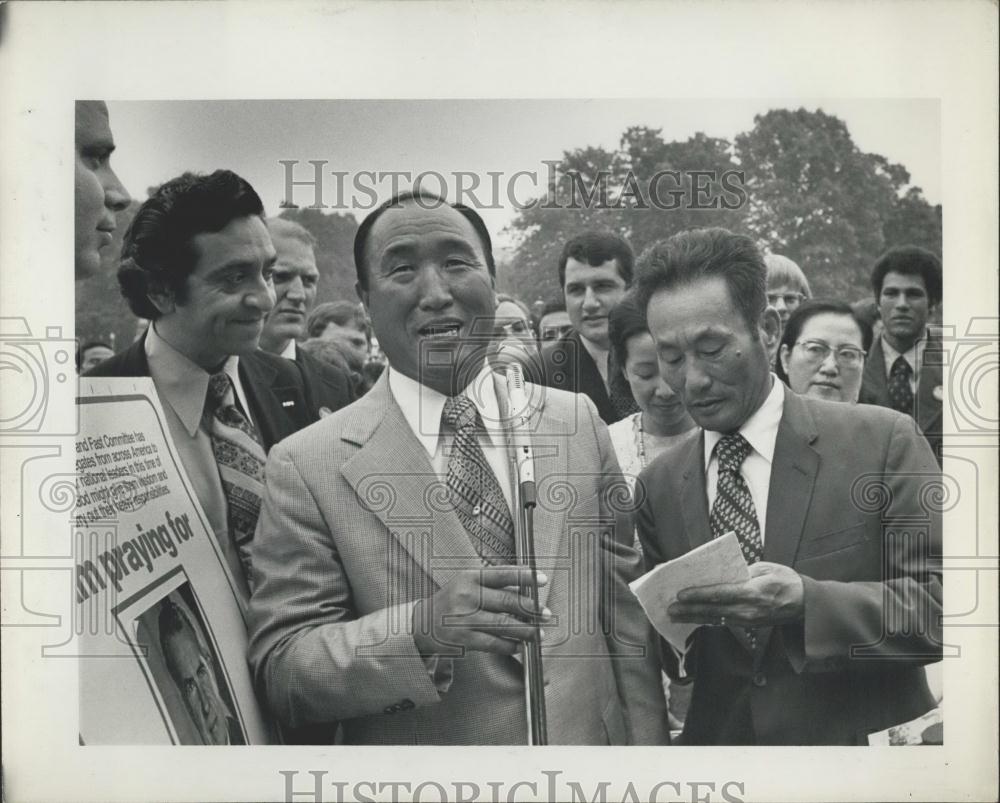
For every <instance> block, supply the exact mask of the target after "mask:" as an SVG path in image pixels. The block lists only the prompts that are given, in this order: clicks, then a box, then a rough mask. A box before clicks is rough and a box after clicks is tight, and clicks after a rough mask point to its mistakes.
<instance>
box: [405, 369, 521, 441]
mask: <svg viewBox="0 0 1000 803" xmlns="http://www.w3.org/2000/svg"><path fill="white" fill-rule="evenodd" d="M386 371H387V373H388V382H389V392H390V393H392V396H393V398H394V399H395V400H396V403H397V404H398V405H399V407H400V409H401V410H402V411H403V418H405V419H406V423H407V424H409V425H410V429H411V430H413V434H414V435H415V436H416V438H417V440H418V441H420V444H421V445H422V446H423V447H424V449H425V450H426V452H427V455H428V457H431V458H433V457H434V454H435V453H436V452H437V448H438V440H439V438H440V435H441V413H442V412H443V411H444V403H445V401H446V400H447V398H448V397H447V396H444V395H443V394H441V393H438V392H437V391H436V390H434V389H433V388H429V387H427V386H426V385H423V384H421V383H420V382H417V380H415V379H411V378H410V377H408V376H406V375H405V374H401V373H400V372H399V371H395V370H393V368H392V366H391V365H389V366H388V367H387V368H386ZM462 394H463V395H464V396H467V397H468V398H469V399H471V400H472V403H473V404H475V405H476V410H478V411H479V417H480V418H481V419H482V421H483V425H484V426H485V427H486V432H487V434H488V435H489V438H490V442H491V443H492V444H493V445H494V446H502V445H504V433H503V429H502V428H501V427H500V425H499V421H500V405H499V403H498V402H497V394H496V389H495V388H494V387H493V371H492V370H491V369H490V366H489V364H488V363H487V362H485V361H484V362H483V367H482V368H481V369H480V371H479V373H478V374H477V375H476V376H475V378H474V379H473V380H472V381H471V382H470V383H469V384H468V385H467V386H466V388H465V390H463V391H462ZM491 423H492V424H494V425H493V426H491Z"/></svg>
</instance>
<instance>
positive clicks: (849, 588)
mask: <svg viewBox="0 0 1000 803" xmlns="http://www.w3.org/2000/svg"><path fill="white" fill-rule="evenodd" d="M765 276H766V268H765V265H764V262H763V259H762V257H761V255H760V253H759V252H758V250H757V248H756V247H755V246H754V244H753V242H752V241H751V240H750V239H749V238H747V237H743V236H738V235H734V234H731V233H729V232H728V231H725V230H723V229H702V230H694V231H687V232H682V233H681V234H678V235H676V236H674V237H672V238H670V239H669V240H666V241H663V242H661V243H658V244H656V245H654V246H653V247H651V248H650V249H649V250H648V251H647V252H646V253H645V254H644V255H643V257H642V259H641V262H640V266H639V276H638V285H639V293H640V298H641V302H642V303H644V304H645V305H646V308H647V318H648V321H649V328H650V332H651V333H652V335H653V339H654V341H655V343H656V348H657V353H658V359H659V362H660V370H661V373H662V375H663V376H664V377H665V379H666V381H667V382H668V384H669V385H670V386H671V388H672V389H673V390H674V392H675V393H676V394H678V396H680V398H681V399H683V401H684V404H685V406H686V407H687V409H688V411H689V412H690V414H691V416H692V417H693V418H694V419H695V421H696V422H697V423H698V424H699V425H701V427H702V432H701V434H700V437H696V438H692V439H691V440H689V441H687V442H686V443H684V444H681V445H679V446H678V447H676V448H675V449H673V450H671V451H668V452H667V453H665V454H663V455H661V456H660V458H658V459H657V460H656V461H654V462H653V463H652V464H651V465H650V466H649V467H648V468H647V469H646V470H645V471H644V472H643V473H642V474H641V475H640V477H639V481H638V482H639V486H638V487H637V498H641V499H642V500H643V501H642V502H641V505H640V509H639V511H638V517H637V522H638V530H639V535H640V538H641V541H642V545H643V549H644V551H645V555H646V560H647V565H648V566H649V567H652V566H654V565H656V564H659V563H662V562H664V561H668V560H671V559H673V558H676V557H678V556H680V555H683V554H684V553H686V552H688V551H689V550H691V549H693V548H695V547H697V546H699V545H700V544H703V543H705V542H706V541H708V540H709V539H712V538H715V537H718V536H721V535H724V534H726V533H728V532H730V531H734V532H735V533H736V534H737V538H738V539H739V542H740V546H741V549H742V552H743V556H744V558H745V559H746V562H747V563H748V564H749V572H750V579H749V581H748V582H745V583H739V584H728V585H715V586H706V587H700V588H689V589H685V590H683V591H681V592H680V594H679V595H678V601H677V602H676V603H674V604H673V605H671V607H670V608H669V609H668V612H669V614H670V616H671V618H672V619H674V620H675V621H681V622H691V623H695V624H698V625H702V626H701V627H699V628H698V629H697V630H695V631H694V633H693V635H692V637H691V638H690V639H689V642H688V648H687V650H686V651H685V652H684V655H683V656H681V658H680V660H679V661H678V660H676V658H677V656H676V655H675V653H674V651H673V649H672V648H671V647H669V646H668V645H666V644H665V643H664V644H663V645H662V652H663V655H664V659H665V663H666V665H667V669H668V671H670V672H671V673H672V674H674V675H675V676H676V677H678V678H682V679H683V678H684V677H688V678H691V677H693V682H694V688H693V692H692V699H691V706H690V709H689V711H688V714H687V718H686V721H685V728H684V733H683V737H682V739H683V741H684V743H685V744H715V745H722V744H741V745H742V744H786V745H813V744H865V743H867V737H868V735H869V734H871V733H873V732H877V731H880V730H884V729H885V728H887V727H889V726H891V725H896V724H899V723H901V722H907V721H909V720H912V719H914V718H916V717H918V716H920V715H922V714H924V713H925V712H927V711H928V710H929V709H931V708H932V707H933V706H934V699H933V697H932V696H931V694H930V692H929V690H928V688H927V682H926V680H925V678H924V671H923V665H924V664H927V663H931V662H933V661H936V660H939V659H940V657H941V599H942V593H941V566H940V555H941V530H940V511H939V510H938V509H935V506H934V496H935V494H934V493H933V492H931V493H928V491H929V490H930V491H933V490H934V489H935V488H937V487H938V483H939V482H940V480H939V472H938V468H937V464H936V463H935V460H934V455H933V454H932V453H931V451H930V448H929V447H928V445H927V443H926V441H925V440H924V439H923V438H922V437H920V435H919V433H918V432H917V431H916V430H915V428H914V427H913V424H912V422H911V421H910V419H909V418H908V417H907V416H904V415H902V414H900V413H897V412H894V411H892V410H886V409H883V408H879V407H871V406H865V405H848V404H839V403H835V402H825V401H820V400H815V399H811V398H806V397H799V396H796V395H795V394H793V393H792V392H791V391H789V390H788V389H787V388H786V387H785V386H784V385H783V384H782V383H781V382H780V381H778V380H777V379H776V378H775V377H774V376H773V375H772V374H771V372H770V369H769V361H768V346H769V344H770V342H771V340H772V339H773V338H775V337H777V332H778V316H777V313H776V312H775V311H774V310H773V309H771V308H768V306H767V301H766V295H765V289H766V285H765ZM640 488H642V489H643V490H640Z"/></svg>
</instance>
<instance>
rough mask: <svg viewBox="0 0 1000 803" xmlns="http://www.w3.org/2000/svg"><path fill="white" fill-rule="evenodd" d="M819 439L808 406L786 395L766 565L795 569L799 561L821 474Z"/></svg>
mask: <svg viewBox="0 0 1000 803" xmlns="http://www.w3.org/2000/svg"><path fill="white" fill-rule="evenodd" d="M816 438H817V432H816V426H815V424H814V423H813V420H812V415H811V413H810V411H809V408H808V407H807V405H806V402H804V401H803V400H802V399H801V398H800V397H799V396H796V395H795V394H794V393H792V392H790V391H786V392H785V403H784V409H783V411H782V415H781V423H780V424H779V425H778V437H777V440H776V441H775V444H774V460H773V461H772V463H771V484H770V486H769V488H768V492H767V531H766V532H765V533H764V560H766V561H770V562H772V563H781V564H783V565H785V566H791V565H792V563H793V561H794V560H795V553H796V552H797V551H798V548H799V541H800V539H801V538H802V526H803V524H805V520H806V514H807V513H808V512H809V504H810V502H811V500H812V493H813V485H814V484H815V482H816V473H817V472H818V471H819V455H818V454H817V453H816V450H815V449H814V448H813V447H812V443H813V441H815V440H816Z"/></svg>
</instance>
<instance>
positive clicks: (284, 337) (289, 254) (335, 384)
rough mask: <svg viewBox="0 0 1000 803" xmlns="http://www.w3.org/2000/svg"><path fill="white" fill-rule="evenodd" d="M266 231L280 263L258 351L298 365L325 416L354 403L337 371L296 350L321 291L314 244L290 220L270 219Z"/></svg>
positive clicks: (348, 382)
mask: <svg viewBox="0 0 1000 803" xmlns="http://www.w3.org/2000/svg"><path fill="white" fill-rule="evenodd" d="M267 228H268V232H269V233H270V235H271V243H272V244H273V245H274V249H275V251H276V253H277V254H278V261H277V262H276V263H275V264H274V272H273V273H272V275H271V283H272V284H273V285H274V295H275V300H274V307H273V308H272V309H271V311H270V312H269V313H268V315H267V318H266V320H265V321H264V331H263V333H261V336H260V347H261V349H262V350H263V351H267V352H270V353H271V354H277V355H278V356H280V357H285V358H286V359H289V360H294V361H295V362H296V363H298V366H299V368H301V369H302V375H303V377H305V380H306V384H307V385H308V388H309V392H310V395H311V396H312V398H313V400H314V401H315V402H316V404H317V405H318V406H319V412H320V414H321V415H329V414H330V413H332V412H333V411H334V410H339V409H340V408H341V407H343V406H344V405H345V404H350V403H351V402H352V401H353V400H354V391H353V389H352V387H351V380H350V377H349V376H348V375H347V374H346V373H345V372H344V371H342V370H340V369H339V368H337V367H336V366H335V365H330V364H329V363H324V362H323V361H321V360H318V359H316V358H315V357H313V356H312V355H311V354H309V353H308V352H307V351H305V350H304V349H300V348H298V347H297V345H298V344H297V343H296V342H295V341H296V340H301V339H302V336H303V335H304V334H305V329H306V316H307V315H308V314H309V311H310V310H311V309H312V306H313V304H314V303H315V301H316V290H317V288H318V285H319V269H318V268H317V267H316V253H315V248H316V239H315V238H314V237H313V236H312V234H310V233H309V231H308V230H307V229H306V228H305V227H304V226H302V225H300V224H299V223H296V222H295V221H294V220H285V219H284V218H280V217H275V218H270V219H268V221H267Z"/></svg>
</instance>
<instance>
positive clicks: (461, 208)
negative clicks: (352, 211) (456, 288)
mask: <svg viewBox="0 0 1000 803" xmlns="http://www.w3.org/2000/svg"><path fill="white" fill-rule="evenodd" d="M408 201H413V202H414V203H416V204H417V205H418V206H420V207H422V208H423V209H436V208H437V207H439V206H450V207H451V208H452V209H454V210H455V211H456V212H458V213H459V214H460V215H461V216H462V217H464V218H465V219H466V220H468V221H469V223H471V224H472V228H473V229H475V231H476V234H477V235H478V237H479V242H480V244H481V245H482V246H483V256H484V257H485V258H486V267H487V269H488V270H489V272H490V276H492V277H494V278H496V275H497V266H496V263H495V262H494V261H493V241H492V240H491V239H490V233H489V231H488V230H487V229H486V224H485V223H483V219H482V218H481V217H480V216H479V213H478V212H476V210H475V209H472V208H471V207H468V206H466V205H465V204H450V203H448V202H447V201H446V200H445V199H444V198H442V197H441V196H440V195H434V194H433V193H430V192H426V191H424V190H417V191H414V190H407V191H406V192H401V193H399V194H397V195H393V196H392V197H391V198H390V199H389V200H388V201H386V202H385V203H384V204H382V205H381V206H380V207H378V209H376V210H375V211H374V212H372V213H371V214H370V215H369V216H368V217H366V218H365V219H364V220H363V221H361V225H360V226H358V231H357V233H356V234H355V235H354V269H355V271H356V272H357V275H358V287H360V288H361V289H362V290H367V289H368V265H367V258H366V255H365V249H366V248H367V247H368V237H369V235H370V234H371V230H372V227H373V226H374V225H375V224H376V223H377V222H378V219H379V218H380V217H382V215H383V214H385V212H386V210H387V209H397V208H399V207H401V206H402V205H403V204H405V203H407V202H408Z"/></svg>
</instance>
